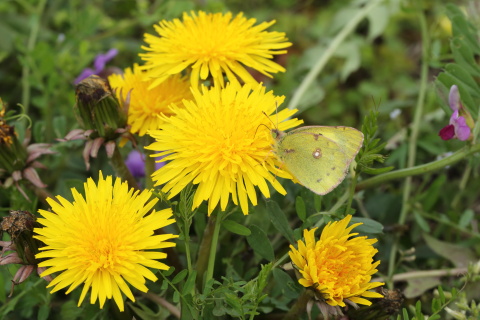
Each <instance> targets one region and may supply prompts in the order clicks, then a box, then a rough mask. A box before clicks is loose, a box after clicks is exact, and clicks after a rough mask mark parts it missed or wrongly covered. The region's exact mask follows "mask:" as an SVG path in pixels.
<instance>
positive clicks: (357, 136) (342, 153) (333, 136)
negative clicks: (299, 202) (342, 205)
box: [272, 126, 363, 195]
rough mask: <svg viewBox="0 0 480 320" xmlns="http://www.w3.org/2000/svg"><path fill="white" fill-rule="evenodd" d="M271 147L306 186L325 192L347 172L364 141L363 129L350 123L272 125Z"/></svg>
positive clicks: (338, 182) (320, 192)
mask: <svg viewBox="0 0 480 320" xmlns="http://www.w3.org/2000/svg"><path fill="white" fill-rule="evenodd" d="M272 135H273V138H274V139H275V145H274V151H275V153H276V155H277V157H278V158H279V159H280V161H281V162H282V163H283V164H284V165H285V167H286V169H287V170H288V171H289V172H290V173H291V174H292V175H293V176H294V177H295V178H296V179H297V180H298V181H299V182H300V183H301V184H302V185H304V186H305V187H307V188H308V189H310V190H312V191H313V192H315V193H317V194H321V195H324V194H327V193H329V192H330V191H332V190H333V189H334V188H335V187H336V186H338V185H339V184H340V183H341V182H342V181H343V179H345V176H346V175H347V172H348V168H349V166H350V163H351V162H352V160H353V159H354V158H355V156H356V155H357V153H358V151H359V150H360V148H361V146H362V144H363V133H362V132H360V131H358V130H357V129H354V128H350V127H327V126H305V127H301V128H298V129H295V130H292V131H290V132H287V133H285V132H282V131H280V130H278V129H272Z"/></svg>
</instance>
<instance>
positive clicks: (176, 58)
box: [140, 11, 291, 88]
mask: <svg viewBox="0 0 480 320" xmlns="http://www.w3.org/2000/svg"><path fill="white" fill-rule="evenodd" d="M255 23H256V20H255V19H253V18H252V19H247V18H245V17H244V16H243V14H242V13H239V14H238V15H236V16H235V17H234V18H233V17H232V13H230V12H228V13H226V14H223V13H205V12H203V11H199V12H198V13H195V12H193V11H192V12H191V13H190V15H189V14H188V13H184V14H183V21H180V20H179V19H174V20H173V21H165V20H163V21H161V22H160V23H159V24H158V25H155V26H154V27H155V31H156V32H157V33H158V34H159V35H160V37H157V36H154V35H150V34H145V42H146V43H147V44H148V46H142V49H144V50H146V51H147V53H143V54H140V57H141V58H142V59H143V60H145V61H146V63H145V66H144V67H143V68H144V69H145V70H148V74H149V76H151V77H152V78H154V81H153V83H152V84H151V87H155V86H156V85H158V84H159V83H161V82H162V81H164V80H165V79H166V78H167V77H168V76H170V75H172V74H177V73H180V72H182V71H183V70H185V69H187V68H189V67H191V70H190V71H191V76H190V79H191V83H192V87H194V88H198V85H199V80H200V79H201V80H206V79H207V78H208V77H209V75H210V76H211V77H212V78H213V82H214V84H215V85H217V86H222V87H223V86H224V78H223V77H224V74H226V76H227V77H228V80H229V81H230V82H238V80H237V78H239V79H241V80H242V81H243V82H244V83H250V84H256V83H257V82H256V81H255V79H254V78H253V77H252V76H251V75H250V74H249V73H248V71H247V70H246V69H245V67H249V68H252V69H255V70H257V71H259V72H261V73H262V74H264V75H266V76H268V77H271V73H277V72H285V69H284V68H283V67H282V66H280V65H279V64H277V63H275V62H273V61H272V60H271V59H272V58H273V56H274V55H278V54H284V53H286V50H283V49H285V48H287V47H289V46H291V43H290V42H287V39H286V38H285V33H283V32H269V31H266V29H267V28H269V27H270V26H271V25H273V24H274V23H275V21H270V22H263V23H260V24H258V25H255Z"/></svg>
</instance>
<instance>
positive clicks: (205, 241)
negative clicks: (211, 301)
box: [196, 214, 217, 290]
mask: <svg viewBox="0 0 480 320" xmlns="http://www.w3.org/2000/svg"><path fill="white" fill-rule="evenodd" d="M216 221H217V215H215V214H212V215H211V216H210V217H209V218H208V223H207V227H206V228H205V231H204V232H203V237H202V241H201V242H200V248H199V249H198V257H197V264H196V270H197V272H198V276H197V288H198V289H199V290H202V289H203V285H204V283H205V282H204V281H203V276H204V274H205V271H206V270H207V264H208V258H209V257H210V248H211V246H212V238H213V230H214V228H215V224H216V223H215V222H216Z"/></svg>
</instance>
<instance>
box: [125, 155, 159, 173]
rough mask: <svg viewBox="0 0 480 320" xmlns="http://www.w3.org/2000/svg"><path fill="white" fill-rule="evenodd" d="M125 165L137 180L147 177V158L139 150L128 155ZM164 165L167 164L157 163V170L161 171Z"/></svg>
mask: <svg viewBox="0 0 480 320" xmlns="http://www.w3.org/2000/svg"><path fill="white" fill-rule="evenodd" d="M157 159H159V158H156V159H155V160H157ZM160 159H161V158H160ZM125 164H126V165H127V168H128V169H129V170H130V172H131V173H132V175H133V176H134V177H135V178H137V179H138V178H143V177H144V176H145V156H144V155H143V154H141V153H140V152H139V151H138V150H132V151H131V152H130V153H129V154H128V156H127V159H126V160H125ZM164 165H165V162H155V170H158V169H160V168H161V167H163V166H164Z"/></svg>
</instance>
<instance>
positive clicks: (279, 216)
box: [267, 201, 295, 243]
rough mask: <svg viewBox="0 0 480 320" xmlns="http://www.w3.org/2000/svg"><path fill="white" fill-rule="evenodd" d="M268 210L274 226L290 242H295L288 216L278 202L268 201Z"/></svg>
mask: <svg viewBox="0 0 480 320" xmlns="http://www.w3.org/2000/svg"><path fill="white" fill-rule="evenodd" d="M267 212H268V215H269V217H270V221H271V222H272V224H273V226H274V227H275V228H276V229H277V230H278V231H279V232H280V233H281V234H282V235H283V236H284V237H285V238H287V240H288V241H289V242H290V243H294V242H295V238H294V237H293V230H292V228H291V227H290V224H289V223H288V220H287V217H286V216H285V213H284V212H283V210H282V209H280V207H279V205H278V203H276V202H274V201H267Z"/></svg>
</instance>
